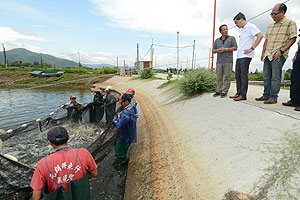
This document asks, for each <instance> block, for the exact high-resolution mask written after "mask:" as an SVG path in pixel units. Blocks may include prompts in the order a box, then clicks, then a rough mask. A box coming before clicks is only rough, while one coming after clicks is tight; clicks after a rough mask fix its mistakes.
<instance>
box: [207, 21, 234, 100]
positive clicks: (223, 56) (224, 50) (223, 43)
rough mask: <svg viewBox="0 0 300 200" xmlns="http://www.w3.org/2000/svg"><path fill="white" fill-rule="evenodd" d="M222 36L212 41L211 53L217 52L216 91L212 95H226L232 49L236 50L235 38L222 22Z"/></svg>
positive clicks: (228, 85) (231, 62)
mask: <svg viewBox="0 0 300 200" xmlns="http://www.w3.org/2000/svg"><path fill="white" fill-rule="evenodd" d="M219 31H220V33H221V34H222V36H221V37H220V38H217V39H216V40H215V42H214V47H213V51H212V52H213V53H217V55H218V56H217V70H216V73H217V92H216V93H215V94H214V95H213V96H214V97H217V96H220V97H222V98H223V97H226V95H227V92H228V90H229V88H230V84H231V73H232V66H233V51H236V50H237V44H236V40H235V38H234V37H233V36H229V35H228V27H227V25H225V24H223V25H221V26H220V28H219Z"/></svg>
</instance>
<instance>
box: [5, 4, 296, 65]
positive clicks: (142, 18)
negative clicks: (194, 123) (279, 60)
mask: <svg viewBox="0 0 300 200" xmlns="http://www.w3.org/2000/svg"><path fill="white" fill-rule="evenodd" d="M276 3H282V2H278V1H275V0H268V1H261V0H251V1H250V0H242V1H241V0H217V8H216V35H215V37H220V35H219V33H218V28H219V26H220V25H222V24H227V25H228V27H229V35H232V36H235V37H236V39H237V42H238V38H239V34H240V30H239V29H238V28H237V27H235V25H234V23H233V20H232V19H233V17H234V16H235V15H236V14H237V13H238V12H242V13H244V14H245V15H246V18H247V19H251V18H252V17H255V16H257V15H259V14H261V13H263V12H265V11H267V10H269V9H272V8H273V6H274V5H275V4H276ZM286 5H287V7H288V10H287V13H286V16H287V17H288V18H290V19H292V20H294V21H295V22H296V23H297V24H300V15H299V13H300V1H299V0H289V1H288V2H286ZM213 9H214V1H213V0H210V1H204V0H151V1H149V0H76V1H74V0H51V1H46V0H0V12H1V16H2V17H0V42H1V43H4V45H5V47H6V50H10V49H13V48H20V47H22V48H26V49H28V50H30V51H34V52H38V53H46V54H51V55H53V56H56V57H60V58H66V59H70V60H73V61H76V62H77V61H78V60H79V57H80V61H81V63H87V64H111V65H117V58H118V65H119V66H120V65H124V62H125V65H128V66H133V65H134V62H135V61H136V59H137V44H139V60H150V53H149V51H148V50H149V49H150V46H151V44H152V42H153V44H154V45H153V47H154V56H153V62H154V67H156V68H167V67H176V62H177V49H176V48H174V47H176V46H177V31H178V32H179V46H180V47H185V48H180V52H179V54H180V57H179V60H180V65H181V66H182V67H183V68H186V67H188V68H191V60H192V54H193V47H192V45H193V42H194V40H195V50H194V51H195V54H196V62H195V64H196V67H207V66H208V62H209V59H208V57H209V51H210V48H211V46H212V40H213V37H212V35H213ZM270 12H271V11H268V12H266V13H264V14H262V15H260V16H258V17H257V18H255V19H253V20H250V21H249V22H250V23H253V24H255V25H256V26H257V27H258V28H259V29H260V30H261V32H262V33H263V35H264V34H265V33H266V29H267V27H268V25H269V24H271V23H273V21H272V18H271V17H270V15H269V14H270ZM299 27H300V26H299ZM298 39H299V38H297V41H298ZM263 42H264V41H262V42H261V43H260V45H259V46H258V47H257V49H256V54H255V58H254V59H253V60H252V62H251V64H250V71H255V70H256V69H258V70H259V71H261V70H262V67H263V63H262V62H261V61H260V60H259V59H260V55H261V51H262V46H263ZM296 49H297V45H296V44H294V45H293V47H292V48H291V51H290V57H289V58H288V60H287V61H286V63H285V66H284V69H288V68H291V67H292V61H291V60H292V57H293V55H294V54H295V52H296ZM235 59H236V53H234V60H235ZM0 60H1V58H0ZM215 60H216V59H215ZM215 60H214V61H215Z"/></svg>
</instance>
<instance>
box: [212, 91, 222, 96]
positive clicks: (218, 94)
mask: <svg viewBox="0 0 300 200" xmlns="http://www.w3.org/2000/svg"><path fill="white" fill-rule="evenodd" d="M220 95H221V93H220V92H216V93H214V95H213V97H217V96H220Z"/></svg>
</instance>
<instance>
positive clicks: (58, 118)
mask: <svg viewBox="0 0 300 200" xmlns="http://www.w3.org/2000/svg"><path fill="white" fill-rule="evenodd" d="M95 105H96V103H95V102H92V103H89V104H83V105H81V110H80V112H75V111H74V110H76V109H75V108H74V106H72V105H64V106H61V108H60V109H58V110H56V111H54V112H52V113H50V114H49V115H48V116H45V117H43V118H39V119H35V120H32V121H28V122H25V123H23V124H22V125H19V126H18V127H10V129H9V130H7V131H6V133H2V134H0V139H1V140H2V141H3V147H2V149H0V182H1V184H0V199H12V197H14V196H15V195H16V193H18V195H17V196H16V197H17V199H28V198H29V197H30V192H31V191H32V190H31V188H30V186H29V185H30V181H31V178H32V175H33V172H34V167H35V166H36V164H37V162H38V161H39V160H40V159H41V158H43V157H45V156H47V155H48V154H49V153H50V152H51V150H52V149H51V146H50V145H49V144H48V142H47V132H48V129H50V128H51V127H54V126H57V125H60V126H63V127H65V128H66V129H67V130H68V133H69V135H70V140H69V146H71V147H72V148H86V149H88V150H89V151H90V152H91V154H92V156H93V157H94V159H95V161H96V162H97V163H98V162H100V161H101V160H103V159H104V158H105V156H107V155H108V154H109V152H110V151H111V150H112V148H113V146H114V144H115V142H116V141H117V140H118V138H119V136H120V134H121V131H118V129H117V128H116V126H115V125H114V123H112V122H111V123H110V124H106V123H104V122H102V121H100V122H99V123H98V124H95V123H90V122H91V121H92V118H93V114H92V113H93V109H94V106H95ZM97 105H99V104H97ZM66 110H67V112H66ZM116 118H117V115H116V114H115V118H114V119H116ZM74 119H75V120H74ZM7 155H8V156H7ZM9 155H11V156H13V157H16V158H17V159H18V160H13V158H11V157H9ZM27 196H28V197H27Z"/></svg>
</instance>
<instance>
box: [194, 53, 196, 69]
mask: <svg viewBox="0 0 300 200" xmlns="http://www.w3.org/2000/svg"><path fill="white" fill-rule="evenodd" d="M196 56H197V54H196V53H195V62H194V69H196V66H197V65H196V61H197V59H196Z"/></svg>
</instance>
